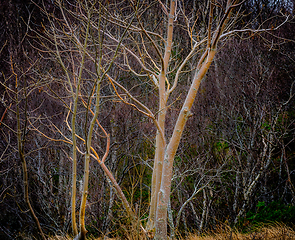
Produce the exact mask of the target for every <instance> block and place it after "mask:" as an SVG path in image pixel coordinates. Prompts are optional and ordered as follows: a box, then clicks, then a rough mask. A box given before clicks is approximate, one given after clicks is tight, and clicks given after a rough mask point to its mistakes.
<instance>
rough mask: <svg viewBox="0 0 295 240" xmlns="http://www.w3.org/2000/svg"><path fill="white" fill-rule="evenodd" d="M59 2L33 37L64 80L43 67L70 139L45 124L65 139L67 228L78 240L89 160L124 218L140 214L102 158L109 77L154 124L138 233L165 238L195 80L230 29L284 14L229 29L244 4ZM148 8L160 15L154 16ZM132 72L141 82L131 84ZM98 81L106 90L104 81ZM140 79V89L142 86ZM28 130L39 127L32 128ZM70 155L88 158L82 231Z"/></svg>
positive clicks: (253, 31) (201, 77)
mask: <svg viewBox="0 0 295 240" xmlns="http://www.w3.org/2000/svg"><path fill="white" fill-rule="evenodd" d="M57 4H58V5H57V6H58V8H57V9H58V10H57V11H56V12H55V13H54V14H51V13H48V12H47V11H45V10H44V12H45V14H46V15H47V18H48V22H49V26H48V27H47V26H44V28H43V31H44V32H45V35H42V34H40V33H38V36H39V38H40V39H41V44H42V49H41V50H40V51H41V52H42V51H43V52H45V54H44V56H46V54H49V55H50V57H51V58H52V59H55V60H56V61H57V63H58V64H59V66H61V70H62V71H60V72H59V73H60V74H61V75H62V77H61V76H59V75H57V74H56V72H54V73H51V70H48V71H47V72H46V73H44V76H43V78H47V79H49V80H51V82H50V84H55V82H58V81H59V79H62V78H64V79H63V80H61V81H60V83H61V85H63V89H65V90H66V91H68V92H57V91H53V90H52V88H50V84H48V89H47V91H48V92H50V91H51V92H52V93H53V94H54V95H55V96H56V97H57V98H58V99H59V100H60V101H62V102H63V103H64V106H65V107H66V108H67V109H68V116H67V119H66V122H67V127H68V130H70V132H71V137H70V138H69V137H67V136H66V133H65V132H63V131H62V130H61V129H59V128H58V127H56V126H55V125H54V124H51V125H52V126H53V128H54V129H55V131H57V132H58V133H59V134H60V137H61V139H63V141H64V142H65V143H67V144H71V145H72V161H73V165H72V166H73V167H72V170H73V171H72V229H73V233H74V234H75V235H76V236H77V239H84V238H85V235H86V232H87V231H86V229H85V208H86V199H87V193H88V178H89V161H90V157H92V158H94V159H96V160H97V161H98V162H99V163H100V165H101V167H102V169H103V171H104V172H105V174H106V175H107V177H108V178H109V179H110V181H111V182H112V184H113V185H114V187H115V189H116V191H117V194H118V195H119V196H120V198H121V200H122V202H123V205H124V207H125V209H126V211H127V213H128V215H129V217H131V219H133V220H136V221H138V220H139V219H138V218H137V216H136V214H135V212H134V211H133V209H132V207H131V206H130V205H129V203H128V201H127V199H126V197H125V195H124V193H123V191H122V190H121V188H120V186H119V185H118V184H117V182H116V180H115V178H114V176H113V175H112V174H111V172H110V171H109V170H108V168H107V167H106V165H105V164H104V162H105V160H106V158H107V155H108V151H109V144H110V143H109V141H110V140H109V137H108V134H107V133H106V131H105V130H104V128H103V127H102V126H101V125H100V123H99V121H98V116H99V105H100V94H101V91H102V90H101V84H102V83H103V81H104V80H107V81H108V88H109V91H112V93H113V94H114V95H115V96H116V98H117V100H119V101H121V102H123V103H126V104H127V105H129V106H131V107H133V108H134V109H136V110H137V111H139V112H140V113H142V114H143V115H144V116H146V117H147V118H149V119H150V120H151V121H152V122H153V123H154V126H155V128H156V130H157V133H156V136H155V157H154V164H153V175H152V184H151V200H150V209H149V217H148V221H147V224H146V227H145V229H144V228H143V227H142V229H143V231H144V232H145V233H146V234H147V236H148V237H150V238H154V239H167V211H168V205H169V198H170V192H171V181H172V177H173V164H174V159H175V155H176V153H177V149H178V146H179V143H180V140H181V137H182V135H183V132H184V129H185V126H186V122H187V120H188V119H189V117H191V116H192V113H191V109H192V105H193V103H194V100H195V98H196V96H197V93H198V90H199V87H200V84H201V82H202V81H203V80H204V79H205V76H206V74H207V72H208V70H209V67H210V66H211V64H212V61H213V59H214V57H215V55H216V53H217V51H218V47H219V44H224V43H225V42H226V40H227V39H228V38H230V37H231V36H233V35H235V34H245V33H250V34H260V33H261V32H265V31H275V30H277V29H278V28H279V27H280V26H282V25H283V24H284V23H285V22H286V21H287V20H288V16H283V18H282V21H281V22H280V23H279V24H277V26H275V27H273V28H269V29H268V28H264V27H263V25H257V26H256V29H254V26H255V25H254V26H251V28H248V25H247V24H246V25H244V26H243V27H241V28H239V29H236V26H238V25H237V21H238V20H239V19H240V18H242V16H243V14H242V12H241V6H242V4H243V2H238V1H232V0H228V1H226V2H225V1H222V2H217V1H208V2H207V5H206V10H207V11H205V13H207V15H201V17H200V18H195V17H193V15H194V14H197V13H198V12H190V11H189V10H188V9H189V8H190V7H191V6H190V4H189V3H185V2H182V1H177V0H171V1H170V2H169V4H168V3H167V4H164V3H162V2H161V1H138V2H134V1H130V2H128V1H123V2H116V1H114V2H111V3H109V1H105V2H104V1H77V2H76V3H75V5H70V4H67V3H65V2H62V1H57ZM194 4H196V3H194ZM197 4H201V3H200V2H197ZM155 6H157V7H158V13H157V15H156V16H153V15H152V13H153V12H154V10H155ZM159 9H160V10H159ZM193 9H196V8H193ZM159 11H160V12H159ZM192 19H194V20H193V21H192ZM152 20H153V21H152ZM204 26H206V28H204ZM180 53H181V54H180ZM54 74H56V75H55V76H54ZM131 76H133V78H134V79H136V80H137V81H138V84H133V81H130V80H129V78H130V77H131ZM184 79H186V83H185V80H184ZM65 82H67V84H65ZM104 84H105V85H106V86H107V83H104ZM132 84H133V85H132ZM184 84H186V87H183V86H182V89H184V91H183V92H184V93H183V95H184V96H181V97H178V98H177V94H179V93H180V91H179V90H178V88H179V87H180V86H181V85H184ZM143 85H145V88H144V89H142V88H141V87H142V86H143ZM155 95H157V98H158V99H157V106H156V107H155V106H151V105H150V104H149V102H148V101H149V100H147V101H146V102H145V101H144V99H145V97H146V96H149V97H148V99H149V98H151V96H152V97H153V96H155ZM65 96H66V97H65ZM64 99H66V100H64ZM93 101H95V103H93ZM176 102H177V104H176ZM176 105H180V110H179V111H178V112H177V114H176V115H175V116H174V117H175V119H171V118H172V117H171V116H170V115H169V114H170V111H171V108H172V107H174V106H176ZM78 108H79V109H80V111H78ZM69 115H71V116H72V118H71V125H70V124H68V117H69ZM90 116H92V117H90ZM167 121H171V122H173V127H172V128H171V129H168V128H167V126H166V122H167ZM77 124H82V125H83V126H84V127H83V131H81V132H80V133H78V132H77V131H76V126H77ZM95 126H97V127H98V128H100V129H101V131H102V132H103V134H104V136H105V139H106V141H105V144H106V145H107V147H106V150H105V152H104V154H103V157H102V159H101V160H100V158H99V154H98V153H97V151H96V150H95V148H94V147H93V146H92V143H93V138H94V135H93V133H94V127H95ZM35 130H37V131H38V129H37V128H35ZM40 133H41V134H42V132H40ZM43 135H44V134H43ZM55 140H57V139H55ZM77 140H78V141H79V142H80V145H79V144H77ZM78 145H79V146H78ZM82 149H83V150H82ZM77 152H79V153H80V154H81V155H84V164H85V165H84V180H83V196H82V201H81V206H80V215H79V218H80V229H79V232H80V233H79V234H78V230H77V227H76V220H75V215H76V213H75V211H76V210H75V202H76V199H75V196H76V193H75V191H76V165H77ZM204 191H205V190H204ZM196 192H198V191H196ZM204 194H205V195H206V193H205V192H204Z"/></svg>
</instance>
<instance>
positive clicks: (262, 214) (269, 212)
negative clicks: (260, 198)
mask: <svg viewBox="0 0 295 240" xmlns="http://www.w3.org/2000/svg"><path fill="white" fill-rule="evenodd" d="M246 220H247V221H250V222H251V223H252V224H256V223H261V222H283V223H286V224H288V223H294V222H295V206H293V205H291V204H289V205H285V204H283V203H281V202H280V201H277V202H272V203H270V204H268V205H266V204H265V202H258V204H257V205H256V211H255V212H252V211H250V212H248V213H247V215H246Z"/></svg>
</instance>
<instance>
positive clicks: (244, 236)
mask: <svg viewBox="0 0 295 240" xmlns="http://www.w3.org/2000/svg"><path fill="white" fill-rule="evenodd" d="M135 235H137V234H135ZM70 239H71V238H70V237H68V236H65V237H61V236H55V237H52V238H49V239H48V240H70ZM103 239H105V240H106V239H107V240H121V239H118V238H89V240H103ZM125 239H126V240H139V238H138V236H137V237H135V236H134V235H133V234H129V236H128V237H127V238H126V237H125V238H124V240H125ZM142 239H146V238H145V237H143V238H142ZM177 239H179V240H292V239H294V240H295V231H294V230H293V229H292V228H290V227H287V226H285V225H282V224H272V225H264V226H260V227H257V228H256V229H253V230H252V231H251V232H249V233H241V232H239V231H237V230H234V229H232V228H230V227H227V226H226V227H220V228H219V229H217V230H216V231H215V232H208V233H206V234H204V235H202V236H198V235H195V234H191V235H190V236H188V237H187V238H177Z"/></svg>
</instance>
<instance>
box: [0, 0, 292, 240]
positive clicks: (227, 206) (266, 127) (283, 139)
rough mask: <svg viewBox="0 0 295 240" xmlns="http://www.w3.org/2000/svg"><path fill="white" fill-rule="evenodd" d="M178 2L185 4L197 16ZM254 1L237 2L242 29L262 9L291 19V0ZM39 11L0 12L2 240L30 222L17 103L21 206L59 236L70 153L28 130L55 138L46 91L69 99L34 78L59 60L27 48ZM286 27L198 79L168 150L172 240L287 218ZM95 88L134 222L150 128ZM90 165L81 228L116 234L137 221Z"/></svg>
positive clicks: (7, 8) (58, 111)
mask: <svg viewBox="0 0 295 240" xmlns="http://www.w3.org/2000/svg"><path fill="white" fill-rule="evenodd" d="M189 2H190V1H187V3H186V4H187V5H186V8H187V9H192V8H193V9H194V10H195V11H196V12H198V11H199V10H200V9H198V5H194V6H193V3H189ZM262 2H265V3H262ZM262 2H261V4H257V5H255V4H247V5H245V6H244V7H245V14H246V12H247V11H248V13H247V14H249V15H248V17H249V18H250V22H251V24H260V23H259V21H260V18H261V19H262V17H261V13H262V12H263V13H264V14H269V16H272V14H273V13H274V12H276V13H277V12H280V11H281V12H283V13H284V14H291V15H292V14H293V13H294V6H293V5H292V4H294V3H293V2H292V1H290V2H289V5H288V4H286V5H284V7H283V3H281V4H282V8H281V9H279V10H278V9H274V7H273V5H272V4H270V3H271V1H270V2H268V1H262ZM267 2H268V4H267ZM282 2H283V1H282ZM190 4H192V5H190ZM40 6H41V8H46V9H47V11H48V12H50V13H54V12H55V5H54V4H53V3H52V1H43V2H41V1H40V2H36V3H32V2H31V1H22V2H13V1H11V0H10V1H6V2H5V3H3V4H1V6H0V7H1V8H0V13H1V26H0V27H1V29H3V31H2V33H1V36H0V37H1V38H0V42H1V44H2V45H1V46H0V50H1V52H0V54H1V56H0V64H1V76H0V77H1V83H2V84H1V86H0V94H1V99H2V100H1V104H0V116H2V118H1V122H0V124H1V125H0V134H1V137H0V150H1V159H0V169H1V170H0V212H1V215H0V230H1V231H0V238H3V239H5V238H10V239H13V238H19V239H21V238H22V236H23V235H22V234H23V233H24V232H25V233H26V234H27V235H35V236H37V234H36V231H37V230H36V228H35V223H34V219H33V218H32V216H31V214H30V212H29V211H28V210H27V209H28V208H27V205H26V202H25V201H24V197H23V179H22V176H23V175H22V174H23V173H22V165H21V162H20V157H19V151H20V149H19V148H18V139H17V134H16V133H17V128H16V125H17V123H16V111H17V106H19V108H20V119H21V124H22V126H23V128H22V129H23V132H22V133H21V134H22V144H23V147H22V151H23V153H24V154H25V157H26V161H27V166H28V177H29V181H28V182H29V196H30V200H31V203H32V206H33V208H34V210H35V212H36V215H37V217H38V219H39V221H40V224H41V227H42V229H43V231H44V232H45V233H46V234H48V235H50V234H56V233H68V232H70V225H71V223H70V194H71V193H70V188H69V186H70V183H71V176H70V168H71V165H70V162H71V157H70V151H71V149H70V147H69V146H68V145H67V144H65V143H63V142H57V141H50V140H48V138H45V137H44V136H42V135H41V134H40V132H38V131H36V128H37V129H38V130H40V131H41V132H43V133H45V134H46V135H47V136H49V137H52V138H54V139H55V138H58V137H60V133H59V132H57V131H55V130H54V129H52V128H53V127H52V126H53V125H52V123H54V124H55V126H57V127H59V128H65V126H64V125H63V124H64V122H65V121H66V119H67V111H66V109H65V108H64V106H63V102H62V101H61V99H60V98H58V97H57V96H56V95H54V94H53V92H57V93H59V94H60V96H63V97H64V99H62V100H63V101H65V102H67V97H68V95H67V89H64V86H63V84H62V82H60V83H58V82H50V81H48V79H45V80H46V81H47V82H46V81H45V80H44V79H39V78H40V72H43V73H44V72H45V73H46V71H51V72H52V73H53V75H55V76H60V75H62V73H61V72H62V71H61V70H60V67H59V66H58V64H56V63H55V62H53V61H51V60H48V59H46V58H45V57H44V55H43V58H41V57H40V54H39V52H38V50H37V49H36V46H34V41H37V40H38V39H36V35H34V31H37V32H38V33H40V34H42V32H43V31H44V28H46V27H48V26H47V25H46V24H48V22H47V21H46V16H44V15H43V13H42V11H41V10H40V8H39V7H40ZM288 6H289V8H288ZM290 9H291V10H290ZM292 11H293V12H292ZM250 13H252V14H253V15H251V14H250ZM157 14H158V15H157ZM255 14H256V15H255ZM155 16H157V17H159V18H160V17H161V16H160V13H159V12H154V15H153V18H155ZM153 18H152V17H151V19H148V21H152V19H153ZM251 18H252V19H251ZM29 19H30V21H28V20H29ZM276 21H279V20H278V19H276V18H273V19H272V20H271V21H269V22H266V23H262V24H268V25H269V26H270V27H271V25H272V24H273V25H275V24H276ZM248 22H249V21H248ZM27 23H29V24H30V28H29V27H28V26H27ZM240 24H243V23H240ZM30 29H31V30H30ZM32 29H33V30H34V31H33V30H32ZM294 31H295V28H294V23H293V22H289V23H286V24H285V25H283V26H282V27H281V28H280V29H279V30H277V31H276V32H275V34H276V36H279V37H280V38H273V36H271V34H270V35H269V34H267V33H264V34H262V35H255V34H249V33H243V34H241V35H240V36H237V37H235V38H232V39H230V40H228V41H227V42H226V43H225V44H224V46H222V48H221V50H220V51H219V53H218V54H217V57H216V58H215V60H214V64H213V65H212V66H211V68H210V70H209V73H208V75H207V77H206V81H204V82H203V83H202V84H201V88H200V91H199V93H198V97H197V101H196V102H195V104H194V107H193V111H192V113H193V116H192V117H190V118H189V120H188V125H187V127H186V130H185V134H184V137H183V139H182V141H181V144H180V147H179V149H178V151H177V156H176V159H175V166H174V177H173V183H172V194H171V199H170V204H171V209H173V211H172V216H171V217H172V218H173V220H174V221H173V222H174V226H173V225H172V223H170V229H169V230H170V233H171V234H173V230H174V228H176V229H177V231H178V232H179V233H181V234H182V235H183V236H185V234H188V233H190V232H193V231H196V232H199V233H201V232H203V231H204V230H208V229H214V228H218V226H219V225H220V223H226V224H229V225H232V226H240V227H241V228H242V229H248V228H249V225H255V224H256V223H260V222H270V221H282V222H285V223H287V224H288V223H289V224H291V223H294V222H295V221H294V214H295V212H294V211H295V207H294V200H295V188H294V181H295V163H294V156H295V155H294V149H295V142H294V137H295V131H294V130H295V125H294V121H295V110H294V109H295V108H294V107H295V98H294V97H293V96H294V92H295V86H294V85H295V84H294V83H295V69H294V61H295V59H294V56H295V50H294V49H295V44H294V41H295V39H294V36H295V32H294ZM181 34H182V33H181V32H180V33H179V34H177V38H176V40H175V42H176V43H178V42H179V48H175V49H176V50H175V52H174V53H173V54H175V57H176V58H177V57H179V58H181V57H182V55H181V52H182V51H186V50H185V46H186V45H187V44H189V43H186V42H182V40H183V39H182V38H181ZM32 39H34V40H32ZM12 70H13V71H14V72H13V71H12ZM14 73H17V75H18V76H19V78H18V83H17V84H18V87H19V89H21V90H19V91H18V93H19V99H18V100H19V101H18V102H15V96H14V93H15V92H13V91H11V89H14V87H15V84H16V82H15V74H14ZM44 76H45V75H44ZM120 77H121V79H120V81H126V80H128V81H129V84H130V86H133V84H134V83H135V82H136V80H138V79H136V77H134V76H133V77H130V76H128V75H124V74H122V76H120ZM182 81H187V80H182ZM141 88H142V89H144V91H146V92H148V91H150V88H151V87H150V86H148V85H145V83H142V85H141ZM85 89H87V86H85ZM51 90H52V91H51ZM183 91H187V89H185V88H182V87H180V89H179V90H178V92H176V93H175V96H177V97H176V99H177V98H178V99H181V98H182V97H183V96H182V95H181V93H182V92H183ZM102 92H103V94H102V95H103V98H102V101H101V106H100V112H101V113H100V116H99V119H100V123H101V124H102V125H103V126H104V127H105V129H106V130H107V131H108V133H110V138H111V147H110V154H109V158H108V162H107V165H108V167H109V169H110V170H111V171H112V172H113V173H115V177H116V179H117V182H118V183H119V185H120V186H121V187H122V189H123V191H124V193H125V195H126V196H127V199H128V200H129V202H131V203H132V205H133V206H135V208H136V209H134V210H135V212H136V213H137V214H138V216H139V218H140V219H142V221H143V222H144V221H145V219H146V217H147V215H148V207H149V206H148V199H149V198H150V183H151V176H152V170H151V166H152V162H153V159H152V158H153V155H154V151H155V149H154V135H155V134H156V129H155V127H154V126H153V125H152V123H151V122H150V121H149V120H147V119H146V118H144V117H143V116H142V115H141V114H140V113H138V112H137V111H136V110H134V109H132V108H130V107H129V106H127V105H125V104H124V103H120V102H118V101H117V100H114V98H112V97H110V96H112V95H113V94H114V93H113V92H112V90H111V88H110V86H109V85H108V84H106V83H103V85H102ZM141 97H142V98H145V97H146V95H142V96H141ZM148 101H149V107H151V108H153V106H155V105H156V99H154V98H151V99H148ZM179 107H180V106H179V104H178V101H177V100H176V101H175V102H173V103H171V107H170V109H169V110H168V111H170V112H171V114H172V116H173V114H174V113H175V116H176V113H177V111H179ZM27 116H30V121H31V122H28V120H27ZM169 121H171V122H169ZM173 121H175V119H173V118H172V119H170V120H168V121H167V122H166V125H167V128H168V129H169V127H171V126H172V122H173ZM84 124H85V123H84V122H83V119H81V122H80V125H79V126H78V129H77V132H78V133H79V134H81V135H83V134H84V133H85V130H84V128H83V127H84ZM30 125H34V127H35V128H32V127H30ZM171 131H172V129H171ZM99 134H100V133H99V132H97V137H96V138H95V140H94V144H96V145H97V146H100V145H102V144H104V143H105V142H106V139H105V138H100V135H99ZM67 136H70V132H68V133H67ZM102 146H103V145H102ZM90 168H91V175H90V180H89V195H88V205H87V210H86V211H87V214H86V216H87V219H86V225H87V230H88V231H89V233H90V234H92V235H95V236H98V235H108V236H115V237H122V238H124V236H126V235H128V232H130V231H134V230H137V229H136V227H138V226H134V225H132V222H130V219H128V218H127V216H126V212H125V210H124V208H123V206H122V203H121V201H120V200H119V199H118V197H117V196H116V194H115V190H114V189H113V188H112V187H111V186H110V185H109V182H108V180H107V179H106V177H105V175H104V173H103V172H102V170H101V169H100V168H99V166H98V164H97V163H95V162H90ZM77 173H78V174H77V175H78V186H77V188H78V190H79V191H81V188H82V180H81V179H82V177H83V160H82V156H79V157H78V172H77ZM80 197H81V192H79V194H78V199H80ZM187 200H189V201H187ZM132 228H133V229H132ZM134 228H135V229H134Z"/></svg>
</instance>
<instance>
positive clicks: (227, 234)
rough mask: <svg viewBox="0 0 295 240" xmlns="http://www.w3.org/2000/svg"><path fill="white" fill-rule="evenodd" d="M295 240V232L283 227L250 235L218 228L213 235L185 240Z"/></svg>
mask: <svg viewBox="0 0 295 240" xmlns="http://www.w3.org/2000/svg"><path fill="white" fill-rule="evenodd" d="M264 239H266V240H270V239H273V240H291V239H294V240H295V231H294V230H293V229H292V228H290V227H287V226H285V225H281V224H276V225H265V226H261V227H259V228H257V229H254V230H253V231H252V232H251V233H240V232H238V231H236V230H233V229H231V228H230V227H227V226H226V227H220V228H219V229H218V230H217V231H216V232H214V233H208V234H206V235H205V236H196V235H191V236H189V237H188V238H186V240H264Z"/></svg>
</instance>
